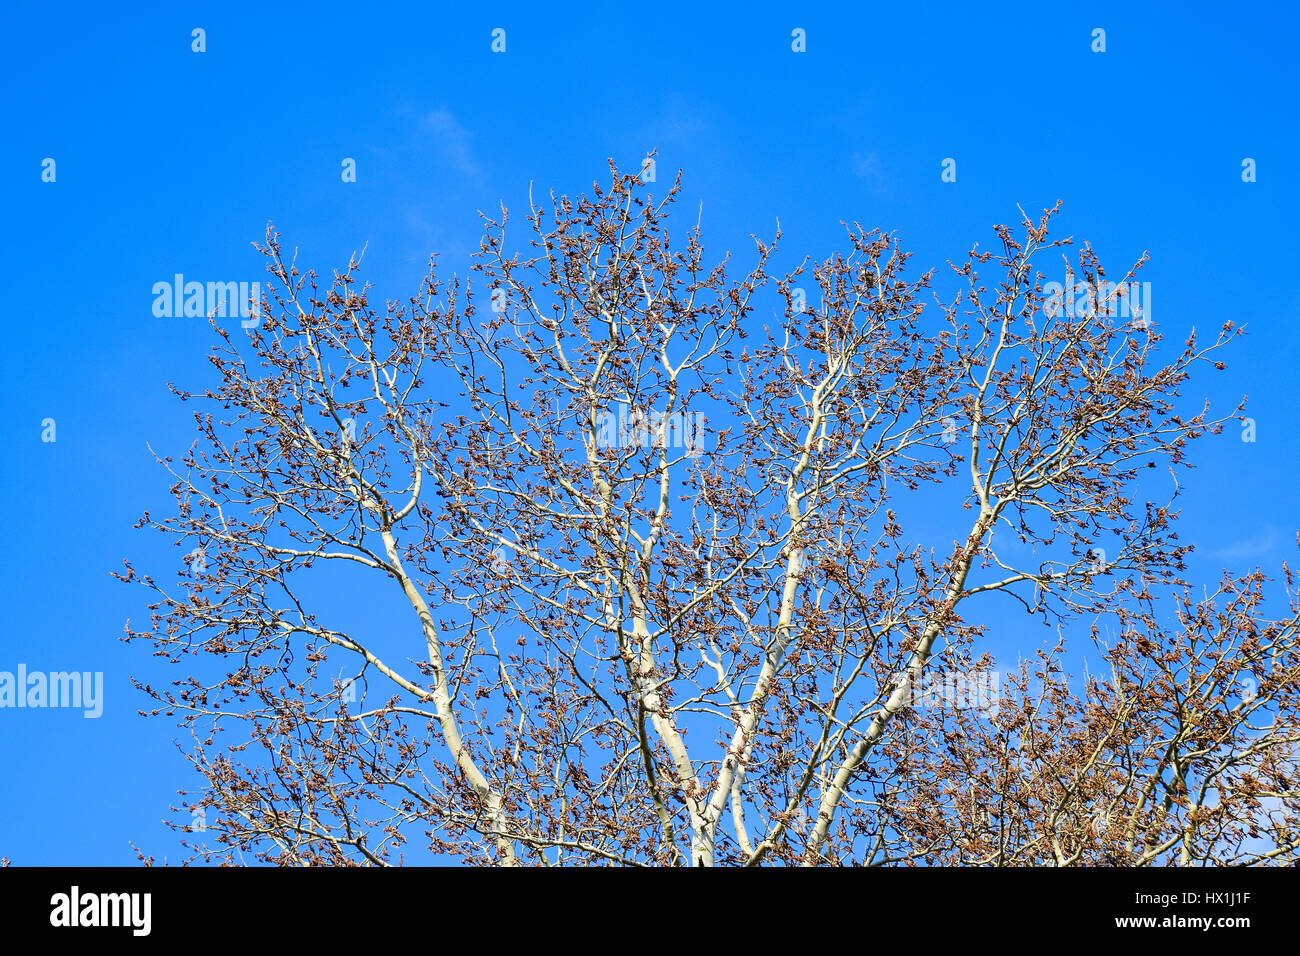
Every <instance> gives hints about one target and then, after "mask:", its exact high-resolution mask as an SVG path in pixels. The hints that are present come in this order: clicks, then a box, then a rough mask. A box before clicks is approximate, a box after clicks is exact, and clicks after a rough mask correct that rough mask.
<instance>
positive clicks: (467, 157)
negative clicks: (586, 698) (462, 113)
mask: <svg viewBox="0 0 1300 956" xmlns="http://www.w3.org/2000/svg"><path fill="white" fill-rule="evenodd" d="M421 125H422V126H423V127H424V128H425V129H427V130H428V131H429V132H430V133H432V135H433V138H434V145H435V147H436V148H437V150H438V153H439V154H440V155H441V156H442V158H443V160H444V161H445V162H446V163H447V164H448V165H449V166H451V167H453V168H454V169H457V170H459V171H460V172H462V173H477V172H478V170H479V167H478V162H477V161H476V160H475V159H474V150H473V145H472V141H473V138H474V134H473V133H471V132H470V131H469V130H467V129H465V127H464V126H462V125H461V122H460V120H458V119H456V116H455V114H454V113H452V112H451V110H449V109H446V108H443V109H439V110H434V111H433V112H432V113H426V114H425V116H424V119H423V121H422V122H421Z"/></svg>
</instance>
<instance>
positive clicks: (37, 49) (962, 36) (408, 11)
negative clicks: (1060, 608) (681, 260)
mask: <svg viewBox="0 0 1300 956" xmlns="http://www.w3.org/2000/svg"><path fill="white" fill-rule="evenodd" d="M230 6H231V5H230V4H216V3H211V4H207V3H202V4H134V5H107V6H106V5H101V4H75V3H74V4H63V5H60V6H58V7H57V8H51V7H49V6H42V5H39V4H20V5H15V6H14V7H13V8H12V9H11V10H9V11H7V13H6V17H5V21H6V22H5V28H4V31H3V40H0V42H2V43H3V45H4V50H3V55H2V56H0V74H2V79H3V82H2V84H0V86H2V88H3V90H4V91H5V93H4V95H5V98H6V110H5V112H6V114H7V115H6V118H5V123H4V147H3V150H0V195H2V196H3V205H2V208H3V210H4V232H5V238H4V243H5V256H4V263H5V266H6V277H5V278H6V282H5V289H6V299H7V301H8V302H9V303H10V304H9V306H8V307H7V309H6V312H7V316H8V322H9V330H10V331H9V333H8V334H9V336H10V343H11V351H10V356H11V364H10V366H9V368H8V369H7V370H6V374H5V375H4V383H3V386H0V412H2V413H0V435H3V443H4V446H3V447H4V465H5V466H4V468H3V471H2V472H0V483H3V494H0V531H2V532H3V540H4V542H5V547H3V548H0V582H2V583H0V586H2V587H3V590H4V608H5V610H6V611H7V614H6V615H5V616H6V621H5V627H4V633H3V638H2V639H0V671H13V670H14V669H15V668H16V667H17V666H18V665H19V664H24V665H26V667H27V668H28V669H29V670H33V671H36V670H42V671H58V670H73V669H75V670H87V671H103V672H104V674H105V681H106V686H105V702H104V704H105V711H104V715H103V717H101V718H100V719H98V720H88V719H83V717H82V715H81V713H80V712H79V711H76V710H43V711H42V710H11V709H0V855H7V856H9V857H11V858H13V860H14V861H15V862H16V863H28V864H34V863H48V864H60V863H102V864H111V863H129V862H131V861H132V860H133V859H134V854H133V853H132V851H131V849H130V847H129V846H128V841H129V840H134V841H135V842H137V843H138V844H139V845H140V846H141V847H142V848H144V849H145V850H146V851H147V852H150V853H153V854H156V855H158V856H159V857H164V856H168V855H171V856H173V857H175V855H176V849H175V846H176V844H175V837H174V836H173V835H171V833H170V832H169V831H168V830H166V829H165V828H164V827H163V826H162V824H161V822H160V820H161V818H162V817H163V816H164V814H165V811H166V806H167V804H168V803H169V802H172V801H174V800H175V799H176V798H175V792H176V790H178V789H179V788H181V787H184V786H187V785H190V784H192V783H193V782H194V778H193V777H192V776H191V775H190V773H189V771H188V768H187V766H186V765H185V763H184V762H183V761H182V759H181V758H180V756H179V755H178V754H177V753H176V751H175V750H174V748H173V745H172V743H171V741H172V738H173V737H174V736H176V733H177V732H176V730H175V728H174V726H173V724H172V723H171V722H170V721H169V720H167V719H165V718H158V719H153V720H146V719H144V718H141V717H139V716H137V714H136V711H137V710H138V709H139V708H140V707H142V706H144V705H145V703H146V701H145V699H144V698H143V697H142V696H141V695H139V694H138V693H136V692H135V691H134V690H133V689H132V688H131V686H130V683H129V680H128V677H129V676H130V675H136V676H138V677H141V678H144V679H151V680H155V681H157V680H159V679H160V677H162V678H163V679H165V677H164V675H165V674H166V673H167V672H166V670H165V669H163V668H161V667H160V666H159V665H158V663H157V662H155V661H154V660H153V659H152V658H150V656H149V655H148V652H147V648H145V647H144V646H143V645H126V644H123V643H122V642H120V641H119V640H118V638H119V637H120V636H121V634H122V628H123V623H124V621H125V620H126V619H127V618H128V617H130V618H132V620H133V621H134V622H136V623H143V621H144V620H145V619H146V615H145V613H144V604H145V597H146V596H145V593H144V592H143V590H142V589H139V588H135V587H127V586H125V585H122V584H120V583H118V582H116V581H115V580H113V579H112V578H111V577H110V576H109V572H110V571H111V570H116V569H119V568H120V567H121V561H122V559H123V558H124V557H131V558H132V560H133V561H135V562H136V563H138V564H139V565H140V566H141V567H143V568H147V569H149V568H152V569H156V568H159V567H161V566H163V562H169V563H170V562H174V561H175V559H176V556H175V553H174V552H173V551H171V550H170V549H164V548H163V547H162V546H161V545H160V544H159V542H158V541H157V539H156V538H154V537H153V536H150V535H148V534H146V533H144V532H138V531H133V530H132V527H131V526H132V524H133V522H134V521H135V520H136V519H137V518H138V517H139V515H140V514H141V512H142V511H143V510H145V509H152V510H154V511H155V512H157V513H166V511H167V509H168V507H169V503H170V500H171V499H170V496H169V495H168V494H167V481H166V479H165V475H164V474H163V473H162V472H161V471H160V470H159V468H158V467H157V466H156V465H155V464H154V462H153V460H152V458H151V457H150V455H149V453H148V450H147V449H146V443H147V442H148V443H151V444H152V445H153V446H154V447H155V448H156V449H158V450H160V451H163V452H168V453H180V452H182V451H183V450H184V449H185V448H186V447H187V446H188V444H189V442H190V440H191V430H192V429H191V426H190V422H189V411H190V410H189V409H188V408H187V407H184V406H182V405H180V404H179V403H178V402H176V401H175V400H174V399H173V398H172V397H171V396H170V395H169V394H168V391H167V387H166V385H167V383H168V382H169V381H175V382H178V383H184V384H186V385H188V386H201V385H202V384H204V383H206V382H208V381H209V371H210V367H209V366H208V364H207V362H206V361H205V358H204V355H205V351H206V349H207V348H208V346H209V345H210V342H211V333H210V330H209V329H208V327H207V324H206V321H205V320H203V319H193V318H189V319H186V318H156V317H155V316H154V315H153V312H152V303H153V295H152V293H151V288H152V285H153V283H155V282H158V281H165V280H170V279H171V277H172V276H173V275H174V274H175V273H184V274H185V275H186V276H187V277H191V278H196V279H201V280H221V281H229V280H244V281H255V280H258V279H261V278H262V262H261V258H260V257H259V256H258V255H257V254H256V253H255V252H254V251H253V250H252V249H251V247H250V245H249V243H250V242H251V241H253V240H260V239H261V237H262V234H263V231H264V228H265V225H266V222H267V221H268V220H273V221H274V223H275V224H276V226H277V228H279V229H280V230H281V231H282V233H283V234H284V237H285V242H286V245H288V246H293V245H297V246H299V247H300V248H301V255H302V261H303V262H305V263H307V264H309V265H311V266H313V267H315V268H316V269H317V270H318V271H322V272H325V273H328V272H329V270H331V269H332V268H334V267H336V266H341V265H343V264H345V263H346V261H347V256H348V255H349V253H350V252H351V251H352V250H354V249H358V248H360V247H361V246H362V245H363V244H366V243H369V251H368V253H367V262H368V266H369V267H368V270H367V272H368V276H369V278H371V279H372V280H373V281H375V282H376V283H377V285H378V290H379V292H380V294H381V296H383V295H387V296H389V297H393V298H402V297H405V296H406V295H408V294H410V293H411V292H413V291H415V288H416V285H415V283H416V282H417V281H418V277H419V276H420V274H421V272H422V270H423V267H424V262H425V259H426V257H427V255H428V254H429V253H430V252H433V251H438V252H440V253H441V254H442V256H443V261H444V263H445V264H446V266H447V267H449V268H456V269H459V270H460V271H462V272H464V271H465V266H466V264H467V258H466V257H467V255H468V253H469V251H470V250H472V249H473V248H475V246H476V243H477V237H478V220H477V210H479V209H484V210H491V209H493V208H495V205H496V203H497V202H498V201H499V200H504V201H505V202H506V203H507V205H512V206H520V205H522V204H523V202H525V201H526V198H527V189H528V184H529V182H530V181H533V182H535V183H536V184H537V185H538V187H540V188H541V189H542V190H546V189H551V188H554V189H556V190H557V191H568V192H576V191H578V190H581V189H584V188H586V187H588V186H589V185H590V183H591V181H592V180H593V179H595V178H601V179H603V178H604V177H605V176H606V167H605V160H606V157H614V158H615V159H616V160H617V161H619V162H620V163H621V164H625V165H626V166H628V167H633V166H635V165H637V164H638V163H639V161H640V159H641V157H642V156H644V155H645V153H646V151H647V150H649V149H652V148H656V149H658V150H659V157H660V159H659V170H660V180H661V181H662V180H663V179H664V178H666V177H668V176H670V175H671V172H670V171H672V170H676V169H677V168H678V167H680V168H682V169H683V170H684V171H685V179H686V197H685V199H684V200H683V203H682V205H681V206H680V207H679V209H681V210H683V211H684V212H685V211H688V210H689V215H690V217H691V218H693V214H694V210H695V209H696V208H697V206H698V203H699V201H701V200H702V201H703V203H704V206H703V209H704V213H703V226H704V231H705V237H706V242H707V244H708V248H709V249H710V250H711V251H714V252H718V253H720V252H721V251H723V250H724V249H727V248H730V249H733V250H735V251H736V252H738V253H739V254H741V261H744V255H745V254H747V253H748V251H749V249H750V248H752V247H751V246H750V245H749V243H748V240H747V239H746V238H745V237H746V236H748V234H749V233H751V232H756V233H759V234H763V235H766V234H770V233H771V231H772V228H773V224H774V221H775V219H776V218H777V217H779V218H780V221H781V224H782V227H783V228H784V230H785V234H786V236H785V248H786V249H788V250H798V251H799V252H801V253H802V252H805V251H806V252H808V253H812V254H821V255H824V254H826V253H827V252H829V251H830V250H831V249H832V248H833V247H834V245H835V244H836V243H837V242H838V241H839V239H840V237H841V235H842V233H841V230H840V226H839V224H838V223H839V221H840V220H841V219H844V220H849V221H852V220H859V221H861V222H862V223H863V224H865V225H868V226H880V227H883V228H886V229H892V230H897V231H898V232H899V234H900V235H901V237H902V239H903V242H904V243H905V245H906V246H908V247H909V248H911V249H912V250H913V251H914V252H915V253H916V260H915V262H916V263H917V264H918V265H920V266H929V265H935V266H941V265H942V264H943V262H944V261H945V260H946V259H948V258H954V259H955V258H958V257H960V256H961V255H963V253H964V252H965V250H967V249H968V248H969V247H970V245H971V243H972V242H974V241H977V240H978V241H980V242H983V243H987V242H988V241H990V239H991V238H992V233H991V231H990V226H991V225H992V224H994V223H996V222H1008V221H1013V220H1014V219H1015V218H1016V217H1017V215H1018V214H1017V212H1016V204H1017V203H1019V204H1022V205H1023V206H1024V207H1025V208H1026V209H1027V210H1032V211H1037V210H1039V209H1041V208H1042V207H1043V206H1046V205H1051V204H1052V203H1053V202H1054V201H1055V200H1056V199H1058V198H1059V199H1062V200H1064V201H1065V216H1064V217H1063V219H1062V220H1061V227H1062V228H1063V229H1064V230H1065V231H1067V232H1069V233H1072V234H1073V235H1075V236H1076V237H1080V238H1084V237H1086V238H1089V239H1091V240H1092V241H1093V243H1094V245H1095V247H1096V248H1097V249H1098V250H1099V251H1100V253H1101V255H1102V257H1103V261H1105V262H1106V263H1107V264H1108V265H1109V266H1110V267H1111V268H1112V269H1117V268H1123V267H1126V266H1127V265H1129V264H1130V263H1131V262H1132V261H1133V260H1135V259H1136V258H1137V257H1138V256H1139V255H1140V254H1141V253H1142V252H1143V250H1150V252H1151V255H1152V262H1151V265H1150V267H1149V268H1148V270H1146V272H1145V274H1144V278H1146V279H1148V280H1150V281H1151V282H1152V284H1153V303H1152V318H1153V319H1154V320H1155V322H1156V323H1157V324H1158V325H1160V326H1161V328H1162V331H1163V332H1164V333H1165V334H1166V335H1167V336H1168V338H1169V339H1170V340H1171V341H1181V339H1182V337H1183V335H1184V334H1185V333H1186V331H1187V329H1188V328H1189V327H1191V326H1193V325H1195V326H1197V327H1198V328H1201V329H1204V330H1205V331H1207V332H1209V331H1211V330H1214V329H1217V328H1218V326H1219V325H1221V324H1222V322H1223V321H1224V320H1225V319H1229V318H1231V319H1233V320H1236V321H1238V322H1243V323H1246V324H1247V326H1248V330H1249V334H1248V335H1247V336H1246V337H1245V338H1244V339H1241V340H1239V341H1238V342H1237V343H1236V345H1235V346H1234V347H1233V348H1232V350H1231V352H1230V353H1229V354H1228V355H1227V356H1226V357H1227V358H1228V361H1229V368H1228V371H1227V372H1226V373H1222V374H1218V375H1210V376H1209V377H1206V376H1202V377H1201V378H1200V379H1199V380H1197V381H1195V382H1194V383H1193V386H1192V388H1191V389H1190V390H1189V394H1192V395H1196V396H1198V397H1199V396H1200V395H1202V394H1203V395H1207V396H1209V397H1210V398H1212V399H1213V400H1214V401H1215V402H1216V405H1217V406H1218V407H1219V408H1221V409H1222V410H1224V411H1228V410H1230V409H1231V407H1232V405H1233V404H1234V403H1235V401H1236V400H1237V399H1238V398H1240V396H1241V395H1242V394H1249V396H1250V410H1249V411H1248V414H1250V415H1252V416H1253V417H1255V419H1256V421H1257V429H1258V432H1257V434H1258V440H1257V441H1256V442H1255V443H1254V444H1245V443H1243V442H1241V440H1240V430H1239V429H1237V428H1231V429H1229V430H1228V431H1227V432H1225V433H1224V435H1223V436H1220V437H1218V438H1214V439H1207V440H1206V441H1204V442H1202V443H1201V445H1200V446H1199V448H1198V449H1197V452H1196V454H1195V458H1196V460H1197V461H1198V462H1199V464H1200V466H1201V467H1200V468H1199V469H1198V470H1197V471H1195V472H1193V473H1192V474H1191V476H1190V478H1189V480H1188V482H1187V483H1186V498H1185V501H1184V507H1185V514H1186V522H1185V537H1186V538H1187V540H1189V541H1191V542H1193V543H1195V544H1196V545H1197V546H1198V554H1197V558H1196V561H1195V562H1194V565H1193V572H1194V573H1197V574H1199V575H1200V576H1201V577H1202V578H1204V579H1205V580H1206V581H1207V583H1212V582H1213V580H1214V579H1215V577H1217V569H1218V568H1221V567H1223V566H1225V565H1227V566H1230V567H1234V568H1237V569H1244V568H1245V567H1246V566H1248V565H1251V564H1254V563H1263V564H1264V565H1265V567H1266V568H1271V569H1274V570H1276V569H1277V568H1278V567H1279V566H1280V562H1281V560H1282V559H1283V558H1285V557H1288V556H1289V554H1292V553H1294V552H1293V550H1292V549H1293V540H1294V533H1295V529H1297V528H1300V505H1298V504H1297V496H1296V493H1295V486H1296V475H1297V474H1300V448H1298V445H1297V439H1296V428H1297V425H1296V421H1297V414H1296V413H1297V401H1296V397H1295V395H1296V392H1295V385H1294V378H1293V376H1294V370H1295V356H1296V354H1297V351H1298V349H1300V283H1298V282H1297V279H1296V269H1295V261H1296V260H1295V257H1296V254H1297V252H1298V251H1300V250H1298V248H1297V246H1298V245H1300V243H1298V241H1297V238H1296V231H1295V227H1296V222H1297V211H1300V210H1298V208H1297V207H1298V202H1297V185H1298V184H1297V178H1296V175H1297V174H1296V172H1295V170H1293V169H1292V168H1291V165H1289V164H1294V163H1295V162H1296V161H1297V158H1298V157H1300V137H1298V136H1297V132H1296V109H1295V97H1296V93H1297V91H1298V90H1300V76H1298V75H1297V74H1298V73H1300V66H1298V64H1300V56H1297V45H1298V44H1297V25H1298V22H1300V14H1298V13H1297V8H1296V7H1295V6H1294V5H1292V4H1287V3H1280V2H1278V3H1258V4H1249V5H1244V6H1226V7H1225V6H1222V5H1214V6H1212V5H1208V4H1206V5H1201V4H1189V3H1185V2H1179V3H1154V4H1136V3H1132V2H1127V3H1114V4H1085V3H1079V4H1068V5H1067V4H1044V3H1033V4H980V5H973V4H929V3H926V4H910V5H909V4H865V3H846V4H795V3H789V4H754V3H746V4H730V5H727V9H725V10H715V9H712V8H711V6H710V5H706V4H675V3H670V2H658V3H634V4H617V5H611V4H608V3H602V4H593V5H590V6H588V7H585V8H578V7H577V6H575V5H569V4H565V5H556V4H537V3H530V4H502V3H494V4H430V3H419V4H409V5H382V6H381V5H372V4H357V3H330V2H326V3H316V4H311V5H307V4H303V5H301V7H300V8H299V9H292V8H288V7H286V6H284V5H280V4H268V3H258V4H248V5H245V6H246V9H243V10H231V9H230ZM306 9H310V12H303V11H304V10H306ZM196 27H200V28H203V29H204V30H206V43H207V51H206V52H204V53H201V54H200V53H194V52H192V51H191V42H192V40H191V30H192V29H194V28H196ZM496 27H501V28H504V29H505V30H506V37H507V50H506V53H505V54H504V55H499V54H493V53H492V52H491V50H490V44H491V36H490V34H491V31H492V29H493V28H496ZM796 27H799V28H803V29H804V30H806V32H807V52H806V53H803V54H796V53H793V52H792V51H791V48H790V44H791V30H792V29H794V28H796ZM1098 27H1100V28H1103V29H1105V31H1106V52H1104V53H1093V52H1092V51H1091V49H1090V46H1091V44H1092V31H1093V29H1094V28H1098ZM47 157H49V158H53V159H54V160H55V161H56V181H55V182H53V183H47V182H42V178H41V173H42V160H43V159H45V158H47ZM345 157H351V158H354V159H355V160H356V163H357V182H355V183H344V182H342V181H341V178H340V164H341V162H342V160H343V159H344V158H345ZM947 157H952V158H954V159H956V161H957V173H958V177H957V182H955V183H943V182H941V181H940V164H941V162H942V160H943V159H944V158H947ZM1246 157H1250V158H1253V159H1255V160H1256V162H1257V169H1258V181H1257V182H1254V183H1243V182H1242V178H1241V168H1242V167H1241V164H1242V160H1243V159H1244V158H1246ZM46 418H53V419H54V420H55V422H56V427H57V440H56V441H55V442H53V443H48V442H42V440H41V434H42V424H41V423H42V420H43V419H46ZM168 566H170V565H168ZM349 611H350V612H352V613H355V611H356V609H349ZM1040 641H1041V634H1040V633H1033V634H1025V635H1020V634H1019V633H1018V632H1016V631H1015V630H1014V628H1012V629H1011V630H1009V631H1008V632H1007V633H1005V634H1001V635H999V637H998V644H997V650H998V653H999V654H1000V655H1005V654H1010V655H1011V656H1012V658H1013V657H1014V653H1015V651H1016V649H1023V650H1025V651H1030V650H1032V649H1033V647H1034V646H1037V643H1038V642H1040ZM172 676H175V675H172Z"/></svg>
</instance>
